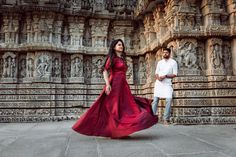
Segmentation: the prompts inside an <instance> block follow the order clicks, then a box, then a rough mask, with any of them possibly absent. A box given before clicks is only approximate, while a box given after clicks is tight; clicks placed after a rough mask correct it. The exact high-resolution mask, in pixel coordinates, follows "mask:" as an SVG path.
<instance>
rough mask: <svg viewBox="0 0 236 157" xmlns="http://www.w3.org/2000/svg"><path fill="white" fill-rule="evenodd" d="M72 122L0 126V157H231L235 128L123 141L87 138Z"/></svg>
mask: <svg viewBox="0 0 236 157" xmlns="http://www.w3.org/2000/svg"><path fill="white" fill-rule="evenodd" d="M74 122H75V121H63V122H45V123H1V124H0V156H1V157H235V156H236V136H235V131H236V125H191V126H183V125H170V126H164V125H162V124H157V125H155V126H153V127H152V128H149V129H146V130H143V131H140V132H137V133H134V134H132V135H130V136H129V137H127V138H125V139H110V138H103V137H89V136H84V135H81V134H78V133H76V132H74V131H73V130H71V126H72V125H73V123H74Z"/></svg>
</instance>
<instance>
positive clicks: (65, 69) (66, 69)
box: [62, 59, 71, 78]
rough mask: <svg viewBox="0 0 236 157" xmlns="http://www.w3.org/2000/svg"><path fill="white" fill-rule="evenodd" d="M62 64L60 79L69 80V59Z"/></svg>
mask: <svg viewBox="0 0 236 157" xmlns="http://www.w3.org/2000/svg"><path fill="white" fill-rule="evenodd" d="M62 63H63V66H62V71H63V73H62V77H63V78H69V77H70V69H71V65H70V61H69V59H64V60H63V62H62Z"/></svg>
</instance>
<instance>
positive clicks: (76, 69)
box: [71, 57, 83, 77]
mask: <svg viewBox="0 0 236 157" xmlns="http://www.w3.org/2000/svg"><path fill="white" fill-rule="evenodd" d="M82 69H83V65H82V61H81V59H80V58H79V57H76V58H74V60H73V61H72V70H71V75H72V77H81V76H82Z"/></svg>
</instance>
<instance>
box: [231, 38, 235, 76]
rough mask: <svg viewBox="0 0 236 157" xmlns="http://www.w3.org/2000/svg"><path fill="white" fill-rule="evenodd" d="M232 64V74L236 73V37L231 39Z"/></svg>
mask: <svg viewBox="0 0 236 157" xmlns="http://www.w3.org/2000/svg"><path fill="white" fill-rule="evenodd" d="M232 45H233V47H232V51H231V53H232V66H233V75H236V53H235V52H236V39H233V41H232Z"/></svg>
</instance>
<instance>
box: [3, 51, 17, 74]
mask: <svg viewBox="0 0 236 157" xmlns="http://www.w3.org/2000/svg"><path fill="white" fill-rule="evenodd" d="M3 60H4V66H3V77H5V78H15V77H16V75H17V67H16V64H17V63H16V55H15V54H13V53H10V52H7V53H5V54H4V55H3Z"/></svg>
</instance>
